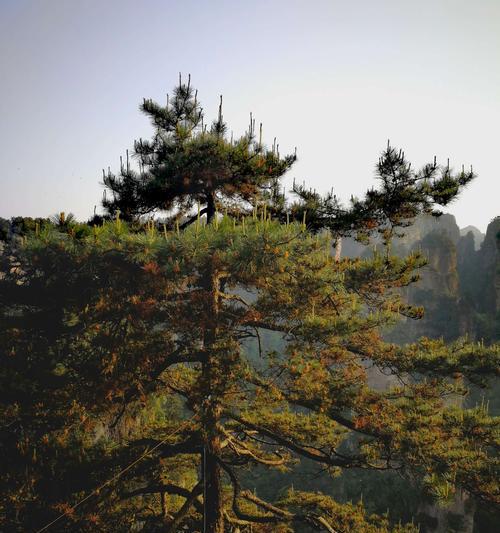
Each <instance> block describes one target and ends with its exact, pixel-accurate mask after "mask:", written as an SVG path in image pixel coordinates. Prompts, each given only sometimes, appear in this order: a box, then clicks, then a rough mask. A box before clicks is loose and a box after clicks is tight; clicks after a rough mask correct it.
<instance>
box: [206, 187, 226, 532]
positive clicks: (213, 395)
mask: <svg viewBox="0 0 500 533" xmlns="http://www.w3.org/2000/svg"><path fill="white" fill-rule="evenodd" d="M212 199H213V197H212ZM213 213H214V214H215V207H214V211H213ZM209 215H210V210H208V211H207V217H208V216H209ZM212 216H213V215H212ZM207 281H208V284H207V285H208V289H209V291H208V292H209V295H208V308H207V318H206V321H207V328H206V330H205V336H204V346H205V351H206V359H205V361H204V362H203V368H202V383H203V391H204V393H205V398H204V400H203V426H204V427H203V429H204V434H205V439H204V453H203V462H202V472H203V480H204V494H203V505H204V515H205V516H204V529H203V533H224V514H223V501H222V480H221V467H220V464H219V462H218V459H217V458H218V457H220V453H221V440H220V434H219V428H218V425H219V420H220V416H221V412H222V406H221V404H220V388H221V380H223V379H224V376H222V375H221V373H220V369H219V364H218V363H219V361H218V358H219V357H218V356H219V354H218V353H216V350H215V344H216V342H217V321H218V315H219V290H220V279H219V277H218V275H217V272H214V271H212V272H210V274H209V279H208V280H207Z"/></svg>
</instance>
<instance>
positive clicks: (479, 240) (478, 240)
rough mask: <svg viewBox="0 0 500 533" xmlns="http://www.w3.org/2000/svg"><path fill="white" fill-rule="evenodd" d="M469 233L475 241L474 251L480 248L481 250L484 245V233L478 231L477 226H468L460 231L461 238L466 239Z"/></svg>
mask: <svg viewBox="0 0 500 533" xmlns="http://www.w3.org/2000/svg"><path fill="white" fill-rule="evenodd" d="M469 233H472V237H473V239H474V250H476V251H477V250H479V248H481V244H483V241H484V237H485V235H484V233H482V232H481V231H480V230H478V229H477V228H476V226H466V227H465V228H462V229H461V230H460V236H461V237H465V236H466V235H467V234H469Z"/></svg>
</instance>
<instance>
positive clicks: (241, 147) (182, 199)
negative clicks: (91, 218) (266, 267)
mask: <svg viewBox="0 0 500 533" xmlns="http://www.w3.org/2000/svg"><path fill="white" fill-rule="evenodd" d="M141 109H142V111H143V112H144V113H145V114H146V115H147V116H148V117H149V118H150V119H151V122H152V124H153V125H154V127H155V134H154V137H153V139H152V140H150V141H148V140H143V139H139V140H138V141H136V142H135V144H134V154H135V156H136V157H137V160H138V163H139V170H138V171H137V170H134V169H133V168H132V166H131V165H130V161H129V155H128V152H127V157H126V163H123V161H122V162H121V164H120V172H119V174H118V176H116V175H114V174H112V173H111V171H110V170H109V169H108V172H107V173H105V172H104V171H103V181H104V185H105V186H106V188H107V191H110V193H111V198H109V197H107V196H105V197H104V199H103V205H104V207H105V209H106V211H107V212H108V213H109V214H110V215H111V216H114V215H115V214H116V212H117V211H119V212H120V216H121V217H122V219H124V220H133V219H136V218H138V217H140V216H141V215H146V214H151V213H154V212H166V213H167V214H169V215H170V216H172V217H174V218H176V219H179V218H182V217H185V216H187V215H189V214H190V212H191V211H192V210H193V208H196V206H198V209H199V210H200V213H201V214H202V215H205V214H206V216H207V220H208V221H209V222H210V221H211V220H212V219H213V217H214V216H215V212H216V210H217V209H218V210H219V211H227V210H231V209H234V208H235V207H238V208H239V209H241V208H245V207H246V208H247V209H248V208H249V206H251V205H252V204H255V203H256V201H257V199H258V198H261V197H269V196H272V195H274V196H276V194H277V189H276V185H277V183H278V181H279V178H280V177H281V176H282V175H283V174H284V173H285V172H286V171H287V170H288V169H289V168H290V167H291V165H292V164H293V162H294V161H295V159H296V156H295V155H287V156H284V157H282V156H281V155H280V153H279V145H277V144H276V140H275V142H274V143H273V146H272V148H271V149H267V148H266V147H265V146H264V145H263V143H262V124H260V125H259V131H258V132H257V131H256V125H255V119H254V118H253V117H252V114H250V124H249V127H248V131H247V132H246V133H245V134H244V135H242V136H241V137H239V138H233V134H232V133H231V134H230V135H228V128H227V125H226V123H225V122H224V117H223V114H222V96H221V97H220V105H219V112H218V116H217V119H216V120H214V121H213V123H212V124H211V126H210V127H208V125H207V124H206V123H205V122H204V112H203V109H202V107H201V104H200V102H199V100H198V92H197V91H196V90H194V89H193V88H192V86H191V81H190V77H189V78H188V82H187V83H183V82H182V80H181V77H180V76H179V84H178V85H177V87H176V88H175V89H174V92H173V97H172V98H171V99H170V98H169V97H167V103H166V105H165V106H161V105H159V104H157V103H155V102H153V101H152V100H146V99H144V101H143V103H142V106H141ZM196 217H197V214H196V213H195V214H194V216H192V217H191V218H190V219H188V220H187V221H185V222H184V224H185V225H188V224H189V223H192V222H194V221H195V220H196Z"/></svg>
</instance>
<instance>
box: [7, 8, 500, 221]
mask: <svg viewBox="0 0 500 533" xmlns="http://www.w3.org/2000/svg"><path fill="white" fill-rule="evenodd" d="M0 67H1V70H0V75H1V82H0V146H1V149H0V170H1V174H0V180H1V191H0V216H2V217H5V218H7V217H11V216H14V215H25V216H47V215H50V214H53V213H56V212H58V211H63V210H64V211H66V212H69V211H71V212H73V213H75V214H76V215H77V216H78V218H81V219H85V218H87V217H88V216H89V215H90V214H91V213H92V211H93V207H94V205H96V204H97V205H99V202H100V198H101V195H102V190H103V189H102V186H101V185H100V183H99V182H100V178H101V169H102V168H103V167H106V168H107V167H108V165H109V166H111V168H112V169H115V170H116V169H117V168H118V164H119V156H120V155H122V154H124V153H125V150H126V149H127V148H131V147H132V143H133V140H134V139H135V138H138V137H144V138H147V137H148V136H149V135H150V134H151V132H152V128H151V127H150V125H149V123H148V121H147V119H146V117H144V116H142V115H141V114H140V112H139V111H138V105H139V103H140V102H141V101H142V98H143V97H152V98H154V99H157V100H160V101H164V100H165V99H166V93H167V92H169V91H171V89H172V87H173V86H174V85H175V83H176V81H177V77H178V72H179V71H182V72H183V73H185V74H187V73H191V75H192V82H193V85H194V86H196V87H197V88H198V89H199V96H200V97H201V100H202V103H203V105H204V107H205V109H206V111H207V115H208V117H209V118H211V117H213V116H214V114H215V111H216V108H217V103H218V98H219V94H221V93H222V94H223V95H224V117H225V119H226V120H227V122H228V124H229V127H230V128H231V129H233V130H234V132H235V134H238V133H241V132H243V130H244V129H245V128H246V126H247V123H248V115H249V112H250V111H252V112H253V114H254V116H255V117H256V121H257V123H258V122H260V121H262V122H263V124H264V137H265V139H266V141H267V142H268V143H269V144H270V143H272V140H273V137H274V136H276V137H277V138H278V142H279V143H280V152H282V153H284V152H287V151H289V152H291V151H293V149H294V147H295V146H297V149H298V156H299V162H298V163H297V164H296V166H295V167H294V168H293V170H292V171H291V172H290V174H289V177H288V178H287V182H288V183H291V181H292V178H293V177H295V178H297V179H298V180H301V181H302V180H306V182H307V183H309V184H311V186H312V187H315V188H317V189H319V190H327V189H330V188H331V187H333V188H334V189H335V191H336V192H337V195H338V196H340V197H341V198H344V199H346V200H347V199H348V198H349V197H350V195H351V194H355V195H356V194H358V195H359V194H361V193H362V192H363V191H364V190H365V189H366V188H368V187H370V186H371V185H372V184H373V183H374V164H375V162H376V160H377V158H378V156H379V153H380V151H381V150H382V149H383V148H384V146H385V144H386V142H387V139H390V140H391V142H392V143H393V144H394V145H395V146H397V147H401V148H403V149H404V150H405V152H406V154H407V156H408V158H409V159H410V161H412V164H413V166H421V165H423V164H424V163H426V162H428V161H430V160H431V159H432V158H433V156H434V155H436V156H437V157H438V160H440V161H441V162H443V163H445V162H446V159H447V158H448V157H449V158H450V163H451V164H452V165H454V166H455V167H456V168H460V167H461V165H462V164H465V165H466V166H468V165H471V164H472V165H473V166H474V169H475V170H476V171H477V173H478V174H479V178H478V179H477V181H476V182H475V183H473V184H472V185H471V186H470V187H469V188H468V189H467V190H466V191H465V192H464V194H463V196H462V198H461V199H460V200H458V201H457V202H456V203H455V204H454V205H453V206H451V207H450V208H449V209H447V211H449V212H451V213H453V214H454V215H455V216H456V217H457V220H458V223H459V225H460V226H462V227H463V226H466V225H468V224H474V225H476V226H477V227H479V228H480V229H481V230H483V231H484V230H485V228H486V225H487V224H488V222H489V221H490V220H491V219H492V218H493V217H494V216H496V215H500V205H499V204H500V202H499V199H500V160H499V155H500V135H499V130H500V0H475V1H472V0H463V1H462V0H432V1H431V0H419V1H414V0H413V1H412V0H397V1H389V0H378V1H375V0H366V1H355V0H350V1H348V0H340V1H336V0H330V1H320V0H317V1H315V0H308V1H306V0H303V1H293V0H276V1H273V0H267V1H261V0H253V1H242V0H232V1H209V0H205V1H202V0H199V1H194V0H171V1H168V0H162V1H160V0H157V1H154V0H140V1H139V0H133V1H129V0H78V1H77V0H31V1H28V0H0Z"/></svg>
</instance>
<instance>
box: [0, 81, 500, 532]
mask: <svg viewBox="0 0 500 533" xmlns="http://www.w3.org/2000/svg"><path fill="white" fill-rule="evenodd" d="M142 109H143V111H144V112H146V113H147V114H148V116H150V117H151V119H152V121H153V124H154V126H155V128H156V132H155V135H154V137H153V139H152V140H151V141H144V140H139V141H137V142H136V144H135V155H136V156H137V158H138V160H139V170H138V171H136V170H133V169H132V167H131V165H130V162H129V160H128V157H127V160H126V163H125V164H124V165H121V168H120V173H119V174H118V175H117V176H115V175H113V174H111V172H110V171H109V172H108V173H107V174H106V173H105V174H104V183H105V185H106V187H107V188H108V190H110V191H111V196H112V198H108V197H106V198H105V200H104V206H105V207H106V209H107V211H108V215H109V217H110V218H111V216H112V217H113V218H114V220H108V221H107V222H105V223H103V224H102V225H93V226H86V225H79V224H77V223H76V222H75V221H73V220H71V221H68V220H66V217H64V216H60V217H59V219H58V221H57V225H56V226H54V225H53V224H52V225H51V224H49V223H44V224H43V225H40V224H38V223H36V224H35V231H34V233H33V235H32V236H31V237H30V238H28V239H25V238H23V240H22V242H21V243H15V244H14V245H13V246H12V247H10V248H8V249H7V251H6V253H3V254H2V255H1V256H0V272H2V276H1V277H0V299H1V301H2V303H3V306H2V309H1V313H0V347H1V365H0V383H1V386H2V390H3V391H4V394H3V396H2V398H1V400H0V413H1V417H0V436H1V438H0V451H1V456H2V472H3V473H4V475H3V477H2V479H1V480H0V483H1V486H2V490H1V494H2V496H1V500H0V506H1V509H2V513H1V518H0V520H1V522H0V524H1V525H2V528H3V530H5V531H26V530H34V531H39V532H41V531H45V530H47V529H51V530H53V531H54V530H60V531H67V530H68V528H69V529H70V530H71V531H95V530H99V531H109V532H119V531H124V532H125V531H131V530H142V531H152V532H154V531H169V532H170V533H177V532H178V531H183V530H186V529H187V530H188V531H193V532H194V531H203V532H204V533H206V532H209V533H223V532H225V531H234V532H236V531H238V530H239V531H240V532H241V531H253V532H254V533H255V532H262V533H264V532H271V531H273V532H280V531H281V532H283V533H284V532H291V531H311V530H313V531H314V530H316V531H328V532H330V533H331V532H346V531H359V532H361V533H362V532H366V533H385V532H388V531H393V532H399V533H402V532H414V531H417V526H415V525H413V524H406V525H401V524H397V523H394V522H393V521H392V520H391V519H390V517H389V516H378V515H377V516H375V515H369V514H368V513H365V511H364V509H363V506H362V504H361V503H360V504H356V505H354V504H349V503H341V502H339V501H336V500H335V499H334V498H333V497H332V496H331V495H329V494H327V493H321V492H306V491H303V490H294V489H293V488H292V487H283V489H284V490H283V491H282V492H281V494H280V496H279V497H278V498H276V499H274V500H272V501H269V500H266V499H265V498H264V497H263V496H262V495H261V494H259V493H258V492H255V491H252V490H251V489H252V486H251V485H250V484H249V481H248V479H249V475H251V473H252V472H254V471H256V470H257V471H258V472H263V471H264V472H266V473H269V472H272V471H276V470H278V471H285V472H286V471H290V469H293V468H295V467H296V466H297V464H300V463H301V462H304V461H307V462H308V463H309V464H314V465H317V468H318V470H319V471H321V472H322V473H323V475H325V476H330V478H335V476H337V475H338V474H339V473H341V472H342V471H346V470H359V471H373V472H387V471H395V472H398V473H399V474H401V475H402V476H405V477H406V478H409V479H411V480H412V482H413V483H415V484H418V485H419V487H421V488H422V490H424V491H426V492H427V493H428V494H430V495H432V496H433V497H435V498H437V499H446V498H449V497H451V495H452V494H453V493H454V491H456V490H464V491H466V492H467V493H469V494H471V495H473V496H474V497H475V498H479V499H482V500H484V501H487V502H492V503H498V501H499V493H498V484H497V479H498V458H497V451H498V444H499V433H498V418H495V417H492V416H490V415H489V414H488V412H487V409H486V408H485V407H484V406H481V407H474V408H464V407H462V406H461V405H460V403H461V401H460V400H461V398H462V397H463V395H465V394H467V391H468V388H469V386H470V385H471V384H475V385H479V386H484V385H486V384H487V382H488V379H489V377H490V376H492V375H495V374H497V373H498V368H499V364H498V363H499V356H500V350H499V348H498V346H485V345H483V344H482V343H480V344H475V343H469V342H467V341H465V340H463V341H457V342H456V343H454V344H451V345H447V344H445V343H444V342H443V341H442V340H431V339H421V340H420V341H419V342H417V343H414V344H411V345H405V346H398V345H396V344H393V343H390V342H388V341H386V340H385V339H384V332H385V331H386V330H387V328H389V327H391V326H392V325H394V324H395V323H396V322H397V321H398V320H399V319H400V318H401V317H404V318H407V319H418V318H419V317H421V316H422V313H423V310H422V309H421V308H419V307H414V306H411V305H409V304H408V303H407V302H405V301H404V298H403V294H404V291H403V289H404V288H405V287H407V286H408V285H410V284H411V283H414V282H415V281H417V280H418V269H419V268H420V267H422V266H423V265H424V264H425V258H424V257H423V256H422V254H420V253H412V254H410V255H409V256H407V257H403V258H397V257H394V256H393V255H392V254H391V249H390V243H391V239H392V237H393V236H394V235H395V234H397V232H398V231H400V229H399V228H404V227H405V226H407V225H409V224H411V222H412V221H413V220H414V218H415V217H416V216H417V215H419V214H421V213H434V214H436V215H437V214H438V213H437V209H438V207H437V206H439V205H446V204H447V203H449V202H450V201H452V200H453V199H454V198H455V197H456V196H457V194H458V193H459V192H460V191H461V189H462V188H463V187H464V186H465V185H467V183H469V182H470V180H472V179H473V178H474V174H473V172H472V169H471V170H470V171H467V172H466V171H465V170H464V169H462V171H461V172H459V173H458V174H455V173H452V171H451V170H450V167H449V165H447V166H445V167H440V166H438V165H437V163H436V162H434V163H432V164H430V165H426V166H425V167H424V168H423V169H422V170H420V171H413V170H412V168H411V166H410V164H409V163H408V162H407V160H406V159H405V156H404V154H403V153H402V152H399V151H397V150H395V149H394V148H392V147H391V146H388V147H387V149H386V150H385V151H384V153H383V154H382V157H381V159H380V161H379V163H378V166H377V175H378V178H379V188H378V189H370V190H369V191H367V193H366V195H365V196H364V197H363V198H362V199H355V198H353V199H352V200H351V203H350V204H349V205H348V206H347V207H344V206H342V205H341V204H340V202H339V201H338V200H337V198H336V197H335V196H334V194H333V193H331V194H329V195H326V196H321V195H319V194H318V193H316V192H315V191H311V190H308V189H307V188H306V187H305V186H302V187H300V186H294V190H293V192H294V193H295V200H294V201H289V200H287V198H286V197H285V196H284V195H283V194H282V193H281V192H280V191H281V189H280V187H281V186H280V182H279V179H280V178H281V177H282V175H283V174H284V173H285V172H286V171H287V170H288V169H289V168H290V166H291V165H292V163H293V162H294V161H295V155H291V156H285V157H283V158H282V157H281V156H280V154H279V150H278V147H277V145H275V144H273V147H272V148H271V149H268V148H266V146H265V145H264V143H263V141H262V138H261V136H260V128H259V136H258V138H257V136H256V133H255V124H254V122H253V119H251V123H250V127H249V131H248V132H247V133H246V134H245V135H243V136H242V137H241V138H239V139H238V140H234V138H231V137H229V136H228V134H227V127H226V125H225V123H224V121H223V116H222V107H220V109H219V115H218V118H217V120H216V121H215V122H214V123H213V124H212V126H211V127H210V128H208V127H206V126H205V124H204V122H203V112H202V109H201V107H200V104H199V102H198V97H197V93H196V92H195V91H194V90H193V89H192V88H191V85H190V81H188V83H187V84H182V82H181V81H179V85H178V87H177V88H176V90H175V91H174V95H173V97H172V99H171V100H170V99H169V101H168V102H167V105H166V106H165V107H162V106H159V105H157V104H155V103H153V102H151V101H150V100H145V101H144V103H143V106H142ZM196 206H198V209H195V207H196ZM192 209H195V212H194V213H193V212H192ZM158 211H159V212H164V213H166V214H167V215H168V216H170V217H171V222H173V221H174V220H175V221H176V223H169V222H167V223H166V224H165V225H163V227H161V228H160V227H159V226H158V224H155V223H154V221H152V220H149V221H147V222H146V223H144V222H145V221H144V220H143V221H142V225H141V216H143V215H147V214H153V213H156V212H158ZM222 213H225V214H224V215H222ZM203 215H206V217H204V216H203ZM123 219H125V220H126V221H134V222H135V223H134V224H127V223H126V222H124V221H123ZM138 222H139V223H138ZM373 234H378V235H379V236H382V239H378V243H379V246H377V247H375V248H374V250H373V253H372V254H371V255H370V256H369V257H366V258H363V259H359V258H357V259H355V258H340V257H339V255H338V253H337V254H336V255H335V253H334V249H335V248H336V249H337V252H338V250H339V240H340V239H341V238H342V237H344V236H347V235H353V236H355V237H357V238H358V239H361V240H366V239H368V238H369V237H370V236H372V235H373ZM376 372H379V373H383V374H385V375H387V376H389V379H388V384H387V387H386V388H382V389H381V388H380V387H377V386H375V385H374V383H373V381H372V377H373V374H374V373H376Z"/></svg>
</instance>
